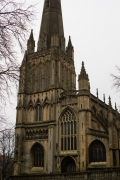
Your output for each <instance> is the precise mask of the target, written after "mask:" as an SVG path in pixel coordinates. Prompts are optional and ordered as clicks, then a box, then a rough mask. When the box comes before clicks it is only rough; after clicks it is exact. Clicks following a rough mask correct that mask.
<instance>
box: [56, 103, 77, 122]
mask: <svg viewBox="0 0 120 180" xmlns="http://www.w3.org/2000/svg"><path fill="white" fill-rule="evenodd" d="M67 110H68V111H71V112H72V113H73V114H74V116H75V118H77V117H76V114H75V111H74V110H73V109H72V108H71V107H68V106H67V107H66V108H65V109H64V110H63V111H62V112H61V115H60V118H59V119H61V116H62V115H63V114H64V113H65V112H66V111H67Z"/></svg>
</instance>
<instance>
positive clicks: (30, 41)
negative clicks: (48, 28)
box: [27, 30, 35, 53]
mask: <svg viewBox="0 0 120 180" xmlns="http://www.w3.org/2000/svg"><path fill="white" fill-rule="evenodd" d="M34 49H35V41H34V37H33V30H31V33H30V37H29V39H28V41H27V52H28V53H33V52H34Z"/></svg>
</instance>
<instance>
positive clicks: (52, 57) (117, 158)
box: [14, 0, 120, 175]
mask: <svg viewBox="0 0 120 180" xmlns="http://www.w3.org/2000/svg"><path fill="white" fill-rule="evenodd" d="M65 44H66V43H65V37H64V28H63V20H62V10H61V1H60V0H45V1H44V7H43V15H42V21H41V28H40V34H39V39H38V44H37V51H36V52H35V41H34V36H33V31H31V34H30V37H29V39H28V42H27V50H26V52H25V55H24V58H23V61H22V64H21V67H20V80H19V91H18V102H17V118H16V129H15V136H16V143H15V167H14V175H21V174H32V173H67V172H83V171H87V170H93V169H101V168H103V169H106V168H113V167H119V166H120V130H119V129H120V115H119V113H118V111H117V108H116V107H115V109H113V108H112V105H111V99H110V97H109V103H108V104H106V103H105V97H104V100H103V101H101V100H100V99H99V98H98V95H96V96H94V95H93V94H91V92H90V82H89V77H88V74H87V73H86V70H85V66H84V62H81V64H80V65H79V66H80V74H79V75H78V76H76V72H75V66H74V48H73V45H72V42H71V38H70V37H69V41H68V43H67V47H65ZM76 77H77V81H78V90H76Z"/></svg>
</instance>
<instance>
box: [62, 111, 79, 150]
mask: <svg viewBox="0 0 120 180" xmlns="http://www.w3.org/2000/svg"><path fill="white" fill-rule="evenodd" d="M76 149H77V131H76V119H75V116H74V113H73V112H72V111H70V110H67V111H66V112H65V113H64V114H63V115H62V118H61V150H63V151H64V150H76Z"/></svg>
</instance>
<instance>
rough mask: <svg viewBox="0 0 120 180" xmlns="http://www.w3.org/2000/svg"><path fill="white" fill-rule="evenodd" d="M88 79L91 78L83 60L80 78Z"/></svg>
mask: <svg viewBox="0 0 120 180" xmlns="http://www.w3.org/2000/svg"><path fill="white" fill-rule="evenodd" d="M80 79H86V80H88V81H89V78H88V74H87V73H86V70H85V67H84V62H83V61H82V68H81V72H80V75H79V79H78V80H80Z"/></svg>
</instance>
